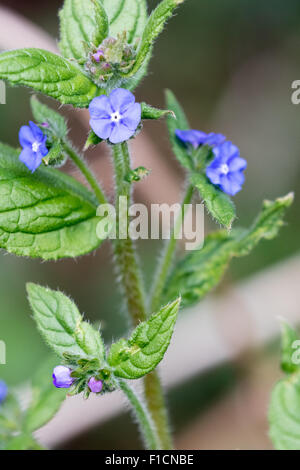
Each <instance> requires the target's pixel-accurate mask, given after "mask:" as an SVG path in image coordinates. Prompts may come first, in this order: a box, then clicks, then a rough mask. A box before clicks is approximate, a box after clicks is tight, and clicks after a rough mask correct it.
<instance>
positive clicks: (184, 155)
mask: <svg viewBox="0 0 300 470" xmlns="http://www.w3.org/2000/svg"><path fill="white" fill-rule="evenodd" d="M166 104H167V108H168V109H170V110H171V111H173V113H174V115H175V119H174V118H172V116H169V117H168V118H167V125H168V130H169V136H170V142H171V145H172V149H173V152H174V154H175V156H176V158H177V160H178V161H179V163H180V164H181V165H182V166H183V167H184V168H187V169H188V170H191V169H193V163H192V159H191V156H190V155H189V153H188V150H187V148H186V147H185V146H184V145H183V143H182V142H180V141H179V140H178V139H177V137H176V135H175V131H176V129H181V130H187V129H189V127H190V126H189V123H188V120H187V118H186V116H185V114H184V111H183V109H182V107H181V106H180V104H179V102H178V101H177V99H176V97H175V95H174V94H173V93H172V92H171V91H170V90H166Z"/></svg>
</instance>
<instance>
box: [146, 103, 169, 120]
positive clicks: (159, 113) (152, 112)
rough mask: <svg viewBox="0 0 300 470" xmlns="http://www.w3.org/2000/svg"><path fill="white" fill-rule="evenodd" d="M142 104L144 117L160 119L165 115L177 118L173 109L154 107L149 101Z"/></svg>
mask: <svg viewBox="0 0 300 470" xmlns="http://www.w3.org/2000/svg"><path fill="white" fill-rule="evenodd" d="M141 106H142V119H160V118H162V117H165V116H168V115H169V116H171V118H173V119H174V118H175V114H174V113H173V111H170V110H169V109H158V108H153V106H150V105H149V104H147V103H141Z"/></svg>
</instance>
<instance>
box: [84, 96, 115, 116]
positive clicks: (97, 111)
mask: <svg viewBox="0 0 300 470" xmlns="http://www.w3.org/2000/svg"><path fill="white" fill-rule="evenodd" d="M89 112H90V116H91V119H110V116H111V114H112V113H113V109H112V107H111V105H110V101H109V99H108V97H107V96H105V95H101V96H97V97H96V98H94V99H93V100H92V101H91V102H90V105H89Z"/></svg>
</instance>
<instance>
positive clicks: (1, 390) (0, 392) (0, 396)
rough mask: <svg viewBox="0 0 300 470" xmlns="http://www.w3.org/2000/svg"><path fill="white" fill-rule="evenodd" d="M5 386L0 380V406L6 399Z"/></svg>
mask: <svg viewBox="0 0 300 470" xmlns="http://www.w3.org/2000/svg"><path fill="white" fill-rule="evenodd" d="M7 391H8V390H7V385H6V383H5V382H4V381H3V380H0V405H1V403H3V402H4V400H5V398H6V397H7Z"/></svg>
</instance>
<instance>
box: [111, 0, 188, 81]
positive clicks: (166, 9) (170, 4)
mask: <svg viewBox="0 0 300 470" xmlns="http://www.w3.org/2000/svg"><path fill="white" fill-rule="evenodd" d="M109 1H110V0H107V2H109ZM137 1H140V0H137ZM183 2H184V0H162V2H160V3H159V4H158V6H157V7H156V8H155V10H154V11H153V12H152V13H151V15H150V17H149V19H148V21H147V23H146V25H145V28H144V31H143V35H142V39H141V42H140V44H139V47H138V49H137V55H136V61H135V63H134V65H133V67H132V68H131V69H130V70H129V71H128V72H126V73H124V74H123V75H124V76H125V77H130V76H132V75H135V74H136V73H137V72H138V70H139V69H140V68H141V67H142V66H143V64H144V62H145V61H147V60H148V57H149V55H151V52H152V47H153V43H154V41H155V39H156V38H157V37H158V35H159V34H160V33H161V32H162V30H163V28H164V25H165V23H166V21H167V20H168V18H170V16H172V14H173V12H174V9H175V8H176V7H177V6H178V5H179V4H180V3H183ZM121 21H123V18H122V19H121ZM123 24H124V23H123ZM123 29H124V28H123Z"/></svg>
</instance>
